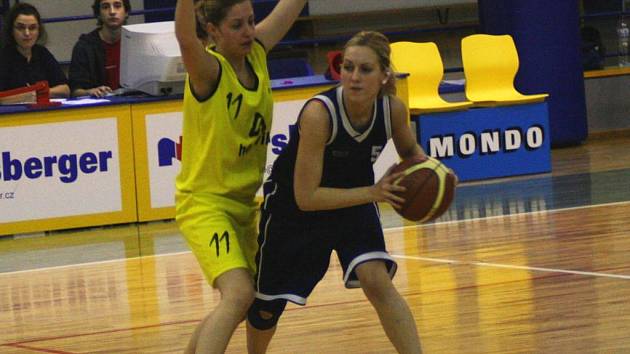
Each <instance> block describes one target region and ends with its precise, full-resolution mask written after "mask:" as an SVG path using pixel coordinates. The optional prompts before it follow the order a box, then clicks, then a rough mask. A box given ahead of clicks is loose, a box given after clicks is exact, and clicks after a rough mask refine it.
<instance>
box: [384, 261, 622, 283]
mask: <svg viewBox="0 0 630 354" xmlns="http://www.w3.org/2000/svg"><path fill="white" fill-rule="evenodd" d="M392 257H394V258H400V259H411V260H416V261H425V262H432V263H446V264H463V265H472V266H478V267H491V268H507V269H519V270H528V271H536V272H547V273H564V274H573V275H582V276H591V277H605V278H614V279H623V280H630V275H623V274H610V273H600V272H584V271H580V270H570V269H559V268H545V267H530V266H519V265H513V264H501V263H490V262H474V261H473V262H469V261H458V260H455V259H441V258H429V257H419V256H404V255H392Z"/></svg>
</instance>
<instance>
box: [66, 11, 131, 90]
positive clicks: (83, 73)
mask: <svg viewBox="0 0 630 354" xmlns="http://www.w3.org/2000/svg"><path fill="white" fill-rule="evenodd" d="M92 10H93V11H94V16H95V17H96V19H97V28H96V29H95V30H93V31H92V32H90V33H86V34H82V35H81V36H80V37H79V41H78V42H77V43H76V44H75V45H74V49H73V50H72V61H71V63H70V71H69V77H70V88H71V90H72V95H73V96H88V95H89V96H94V97H103V96H105V95H107V94H108V93H110V92H112V91H113V90H116V89H118V88H119V87H120V34H121V29H122V26H123V25H124V24H125V23H126V22H127V18H128V17H129V13H130V12H131V3H130V1H129V0H94V4H93V5H92Z"/></svg>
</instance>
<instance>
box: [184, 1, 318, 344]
mask: <svg viewBox="0 0 630 354" xmlns="http://www.w3.org/2000/svg"><path fill="white" fill-rule="evenodd" d="M201 1H202V2H203V4H202V5H201V8H200V11H197V13H199V14H201V15H203V18H201V19H198V20H199V21H200V22H201V23H204V24H205V29H206V31H207V33H208V34H209V37H210V39H211V40H212V42H213V43H214V44H215V45H214V47H211V49H209V50H206V49H205V48H204V45H203V44H202V42H201V41H200V40H199V39H198V38H197V36H196V29H195V25H196V22H197V21H196V20H195V9H194V0H178V1H177V7H176V11H175V33H176V36H177V40H178V42H179V47H180V50H181V53H182V59H183V61H184V65H185V66H186V69H187V71H188V78H187V81H186V90H185V93H184V129H183V140H182V141H183V151H182V169H181V171H180V174H179V175H178V177H177V182H176V185H177V195H176V220H177V223H178V226H179V228H180V230H181V232H182V234H183V235H184V237H185V239H186V241H187V242H188V245H189V246H190V248H191V249H192V251H193V253H194V254H195V257H196V258H197V260H198V261H199V264H200V266H201V268H202V270H203V272H204V275H205V276H206V279H207V281H208V282H209V284H210V285H211V286H213V287H215V288H217V289H218V290H219V291H220V293H221V300H220V302H219V304H218V305H217V307H216V308H215V309H214V310H213V311H212V312H211V313H210V314H209V315H208V316H206V317H205V318H204V319H203V320H202V321H201V323H200V324H199V325H198V326H197V328H196V329H195V331H194V333H193V335H192V337H191V339H190V342H189V344H188V347H187V348H186V353H223V352H224V351H225V349H226V348H227V345H228V343H229V340H230V338H231V336H232V334H233V332H234V330H235V329H236V327H237V326H238V324H239V323H240V322H241V321H242V320H243V319H244V318H245V314H246V313H247V309H248V307H249V306H250V304H251V303H252V301H253V299H254V287H253V273H254V271H255V269H254V267H255V265H254V256H255V252H256V248H257V244H256V235H257V229H256V224H255V219H256V204H255V195H256V191H257V189H258V188H259V186H260V184H261V180H262V176H263V170H264V167H265V158H266V151H267V144H268V142H269V130H270V128H271V115H272V106H273V102H272V99H271V84H270V81H269V75H268V73H267V60H266V53H267V52H268V51H269V50H271V48H273V46H274V45H275V44H276V43H278V41H280V39H282V37H283V36H284V35H285V34H286V32H287V31H288V30H289V28H290V27H291V25H292V24H293V22H294V21H295V19H296V18H297V16H298V15H299V13H300V11H301V10H302V8H303V7H304V5H305V3H306V0H280V1H279V2H278V4H277V5H276V7H275V8H274V10H273V11H272V12H271V13H270V14H269V16H267V18H265V19H264V20H263V21H262V22H260V23H259V24H257V25H256V24H255V23H254V11H253V6H252V2H251V0H201Z"/></svg>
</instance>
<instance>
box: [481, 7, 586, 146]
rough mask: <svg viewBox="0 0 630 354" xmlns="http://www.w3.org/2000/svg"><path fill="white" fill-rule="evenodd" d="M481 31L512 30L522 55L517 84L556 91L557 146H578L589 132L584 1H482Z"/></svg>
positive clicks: (552, 115) (552, 117)
mask: <svg viewBox="0 0 630 354" xmlns="http://www.w3.org/2000/svg"><path fill="white" fill-rule="evenodd" d="M478 3H479V20H480V22H481V30H482V32H484V33H487V34H510V35H512V37H513V38H514V41H515V43H516V47H517V50H518V54H519V61H520V69H519V73H518V75H517V77H516V81H515V86H516V87H517V89H519V90H520V91H521V92H522V93H525V94H528V93H542V92H546V93H549V94H550V97H549V98H548V101H547V102H548V105H549V125H550V129H551V143H552V145H553V146H566V145H575V144H579V143H580V142H582V141H584V140H585V139H586V137H587V135H588V124H587V120H586V98H585V93H584V76H583V75H584V74H583V71H582V61H581V41H580V14H579V1H578V0H562V1H549V0H479V2H478Z"/></svg>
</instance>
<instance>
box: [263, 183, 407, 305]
mask: <svg viewBox="0 0 630 354" xmlns="http://www.w3.org/2000/svg"><path fill="white" fill-rule="evenodd" d="M264 189H265V201H264V202H263V205H262V206H261V220H260V228H259V236H258V246H259V249H258V254H257V255H256V262H257V264H258V271H257V274H256V291H257V294H256V297H257V298H259V299H261V300H268V301H270V300H274V299H286V300H289V301H291V302H294V303H296V304H299V305H304V304H306V298H307V297H308V296H309V295H310V293H311V292H312V291H313V289H314V288H315V285H317V283H318V282H319V281H320V280H321V279H322V278H323V277H324V274H326V271H327V270H328V267H329V264H330V255H331V253H332V251H333V250H334V251H335V252H336V253H337V257H338V258H339V263H340V264H341V266H342V268H343V281H344V283H345V286H346V287H347V288H358V287H360V284H359V281H358V279H357V276H356V273H355V269H356V267H357V266H358V265H359V264H362V263H364V262H366V261H372V260H382V261H384V263H385V264H386V266H387V270H388V273H389V275H390V277H393V276H394V274H395V273H396V269H397V265H396V262H395V261H394V260H393V258H392V257H391V256H390V255H389V254H388V253H387V251H386V249H385V240H384V238H383V229H382V226H381V222H380V218H379V211H378V208H377V206H376V204H375V203H371V204H364V205H359V206H355V207H351V208H343V209H337V210H334V211H325V212H314V213H305V212H301V211H299V210H293V209H294V208H293V207H288V208H287V205H289V206H290V205H292V204H293V203H290V202H287V198H293V197H292V195H288V194H289V193H283V192H282V188H278V186H277V185H276V184H275V183H273V182H272V181H268V182H267V183H265V188H264ZM293 205H294V204H293Z"/></svg>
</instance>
